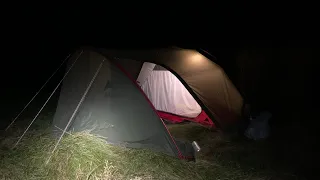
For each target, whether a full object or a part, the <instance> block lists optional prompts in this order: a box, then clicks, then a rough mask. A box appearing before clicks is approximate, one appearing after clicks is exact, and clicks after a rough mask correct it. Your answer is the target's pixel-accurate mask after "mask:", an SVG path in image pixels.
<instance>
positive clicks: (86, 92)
mask: <svg viewBox="0 0 320 180" xmlns="http://www.w3.org/2000/svg"><path fill="white" fill-rule="evenodd" d="M104 61H105V58H104V59H103V60H102V62H101V63H100V65H99V67H98V69H97V71H96V72H95V74H94V76H93V77H92V79H91V81H90V83H89V85H88V87H87V89H86V91H85V92H84V93H83V95H82V97H81V99H80V101H79V103H78V105H77V107H76V109H75V110H74V111H73V114H72V116H71V117H70V119H69V121H68V124H67V125H66V127H65V128H64V130H63V132H62V134H61V135H60V137H59V139H58V141H57V143H56V145H55V146H54V148H53V150H52V151H51V153H50V156H49V158H48V159H47V161H46V164H48V163H49V161H50V159H51V158H52V155H53V153H54V152H55V150H56V149H57V147H58V145H59V143H60V141H61V139H62V137H63V135H64V134H65V133H66V131H67V129H68V127H69V125H70V123H71V121H72V120H73V119H74V117H75V115H76V114H77V112H78V110H79V108H80V106H81V104H82V103H83V101H84V99H85V98H86V96H87V94H88V92H89V90H90V88H91V86H92V84H93V82H94V80H95V79H96V77H97V75H98V74H99V72H100V69H101V67H102V65H103V63H104Z"/></svg>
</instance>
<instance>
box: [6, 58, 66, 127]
mask: <svg viewBox="0 0 320 180" xmlns="http://www.w3.org/2000/svg"><path fill="white" fill-rule="evenodd" d="M70 55H71V54H69V55H68V56H67V57H66V58H65V59H64V61H63V62H62V63H61V64H60V66H59V67H58V68H57V69H56V70H55V71H54V72H53V74H52V75H51V76H50V77H49V78H48V79H47V81H46V82H45V83H44V84H43V85H42V86H41V88H40V89H39V90H38V91H37V92H36V94H35V95H34V96H33V97H32V98H31V100H30V101H29V102H28V103H27V104H26V105H25V106H24V108H23V109H22V110H21V111H20V112H19V114H18V115H17V116H16V117H15V118H14V119H13V120H12V122H11V123H10V124H9V125H8V126H7V128H6V129H5V131H7V130H8V129H9V128H10V127H11V126H12V125H13V124H14V123H15V121H16V120H17V119H18V118H19V117H20V115H21V114H22V113H23V112H24V110H25V109H26V108H27V107H28V106H29V105H30V103H31V102H32V101H33V100H34V99H35V98H36V97H37V95H38V94H39V93H40V91H41V90H42V89H43V88H44V87H45V86H46V85H47V83H48V82H49V81H50V79H51V78H52V77H53V76H54V75H55V74H56V73H57V72H58V71H59V69H60V68H61V67H62V65H63V64H64V63H65V62H66V61H67V60H68V59H69V57H70Z"/></svg>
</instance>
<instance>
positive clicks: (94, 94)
mask: <svg viewBox="0 0 320 180" xmlns="http://www.w3.org/2000/svg"><path fill="white" fill-rule="evenodd" d="M68 62H69V63H68V65H67V69H70V72H69V74H68V75H67V76H66V78H65V79H64V81H63V85H62V87H61V91H60V97H59V101H58V106H57V109H56V112H55V116H54V120H53V126H54V129H55V130H54V134H55V135H57V136H59V135H60V134H61V129H65V128H66V129H67V130H68V131H84V130H86V131H90V132H91V133H93V134H97V135H99V136H101V137H103V138H104V139H106V141H107V142H108V143H111V144H116V145H124V146H126V147H131V148H149V149H153V150H155V151H158V152H163V153H166V154H168V155H171V156H176V157H179V158H193V155H194V152H193V148H192V146H191V144H190V143H184V142H181V141H178V140H177V139H175V138H174V137H172V136H171V135H170V132H169V131H168V129H167V128H166V124H165V123H164V121H163V119H165V120H167V121H171V122H174V123H177V122H182V121H185V120H187V121H193V122H196V123H200V124H202V125H204V126H207V127H210V128H216V127H226V126H228V125H232V124H234V123H236V122H237V120H238V119H239V116H240V112H241V108H242V97H241V96H240V94H239V92H238V91H237V90H236V88H235V87H234V85H233V84H232V83H231V81H230V80H229V79H228V77H227V76H226V74H225V73H224V71H223V70H222V69H221V68H220V67H219V66H218V65H216V64H215V63H214V62H213V61H211V60H209V59H207V58H206V57H204V56H203V55H201V54H200V53H198V52H197V51H194V50H186V49H179V48H168V49H156V50H144V51H142V50H141V51H138V50H135V51H128V50H127V51H126V50H122V51H116V50H106V49H91V48H84V49H81V50H78V51H76V52H75V53H74V54H73V55H72V56H71V57H70V59H69V61H68Z"/></svg>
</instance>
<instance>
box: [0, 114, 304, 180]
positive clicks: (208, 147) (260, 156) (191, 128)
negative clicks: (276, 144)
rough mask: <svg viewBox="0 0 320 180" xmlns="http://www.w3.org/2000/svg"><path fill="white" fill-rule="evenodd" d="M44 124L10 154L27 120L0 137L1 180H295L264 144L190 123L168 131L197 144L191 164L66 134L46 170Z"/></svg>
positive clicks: (43, 120)
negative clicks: (197, 149) (198, 147)
mask: <svg viewBox="0 0 320 180" xmlns="http://www.w3.org/2000/svg"><path fill="white" fill-rule="evenodd" d="M49 119H52V113H49V114H48V113H47V114H42V115H41V117H39V119H37V121H36V122H35V124H34V125H33V126H32V129H31V130H30V131H28V133H27V134H26V136H25V137H24V138H23V140H22V141H21V143H19V145H18V146H17V147H16V148H15V149H12V146H13V144H14V143H15V142H16V141H17V138H18V137H19V136H20V135H21V133H22V129H21V128H20V127H24V128H25V127H26V124H27V122H28V121H29V122H30V120H29V119H27V120H28V121H27V120H24V121H20V122H17V124H16V125H15V126H14V127H13V128H12V129H11V130H9V131H8V132H2V133H1V144H0V158H1V164H0V179H62V180H64V179H135V180H138V179H231V180H235V179H241V180H243V179H248V180H249V179H250V180H251V179H252V180H261V179H298V177H297V176H296V175H294V173H293V172H291V171H290V170H287V169H286V168H284V167H283V166H282V165H281V164H279V163H276V159H273V158H272V157H271V156H269V153H268V152H269V151H268V142H265V141H262V142H252V141H247V140H244V139H242V138H239V137H238V136H233V135H230V134H229V135H226V134H224V133H222V132H219V131H213V130H209V129H207V128H205V127H202V126H199V125H196V124H194V123H186V124H179V125H178V124H175V125H169V130H170V132H171V133H172V134H173V135H174V136H175V137H177V138H179V139H184V140H186V141H190V142H191V141H193V140H195V141H197V142H198V144H199V145H200V146H201V151H200V152H199V153H198V154H197V157H196V162H186V161H182V160H178V159H176V158H173V157H169V156H166V155H163V154H159V153H155V152H151V151H149V150H132V149H127V148H123V147H114V146H110V145H108V144H106V143H105V142H104V141H103V139H101V138H99V137H96V136H94V135H91V134H89V133H87V132H79V133H75V134H67V135H66V136H65V138H64V139H63V140H62V142H61V144H60V145H59V146H58V149H57V151H56V152H55V153H54V154H52V158H51V159H50V161H49V162H48V163H47V164H46V161H47V160H48V158H49V156H50V155H51V154H50V152H51V150H52V148H53V146H54V143H55V140H54V139H52V137H51V136H50V120H49Z"/></svg>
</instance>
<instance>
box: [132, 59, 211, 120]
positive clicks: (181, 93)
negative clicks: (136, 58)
mask: <svg viewBox="0 0 320 180" xmlns="http://www.w3.org/2000/svg"><path fill="white" fill-rule="evenodd" d="M137 83H138V84H139V86H140V87H141V89H142V90H143V91H144V93H145V94H146V96H147V97H148V98H149V100H150V101H151V103H152V104H153V106H154V107H155V108H156V110H157V111H158V114H159V116H160V117H161V118H162V119H164V120H166V121H169V122H172V123H180V122H183V121H193V122H197V123H200V124H203V125H206V126H208V125H209V126H211V124H212V121H211V120H210V118H209V117H208V115H207V114H206V113H205V111H203V110H202V108H201V106H200V105H199V104H198V102H197V101H196V100H195V99H194V97H193V96H192V95H191V94H190V92H189V91H188V90H187V89H186V87H185V86H184V85H183V84H182V82H181V81H180V80H179V79H178V78H177V77H176V76H175V75H174V74H173V73H171V72H170V71H169V70H167V69H166V68H164V67H162V66H160V65H156V64H154V63H149V62H145V63H144V64H143V65H142V68H141V71H140V73H139V76H138V78H137Z"/></svg>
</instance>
